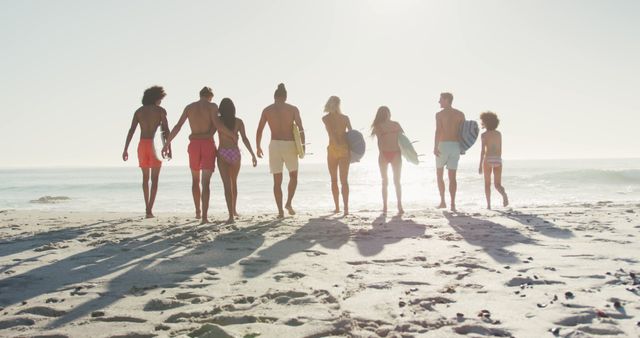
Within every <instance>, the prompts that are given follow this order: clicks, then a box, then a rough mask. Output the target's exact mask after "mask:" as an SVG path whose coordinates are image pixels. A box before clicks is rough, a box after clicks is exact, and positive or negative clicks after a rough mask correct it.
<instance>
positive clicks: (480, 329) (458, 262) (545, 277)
mask: <svg viewBox="0 0 640 338" xmlns="http://www.w3.org/2000/svg"><path fill="white" fill-rule="evenodd" d="M639 214H640V204H637V203H633V204H632V203H628V204H613V203H606V202H603V203H598V204H595V205H588V204H584V205H582V204H580V205H577V204H576V205H566V206H562V207H536V208H529V209H520V210H518V211H513V210H511V211H502V212H501V211H483V212H480V213H473V214H466V215H451V214H449V213H446V212H444V213H443V212H442V211H436V210H428V211H415V212H408V213H407V214H406V215H405V216H404V217H403V218H402V219H399V218H387V219H386V220H385V219H384V218H381V217H379V214H377V213H375V212H367V211H363V212H356V213H355V215H352V216H349V217H346V218H339V217H335V216H326V215H318V214H314V215H311V214H305V213H304V212H302V213H301V214H300V215H297V216H295V217H292V218H287V219H285V220H283V221H277V220H275V219H274V218H273V217H272V216H270V215H253V216H246V217H243V218H242V219H241V220H240V221H239V222H238V223H237V224H235V225H232V226H226V225H222V224H221V223H216V224H209V225H204V226H200V225H197V223H196V222H195V220H194V219H193V218H191V217H189V215H163V214H160V215H158V216H159V217H158V218H156V219H151V220H144V219H142V218H141V217H140V216H139V215H134V214H114V213H71V212H64V213H62V212H60V213H51V212H35V213H34V212H25V211H11V210H9V211H1V212H0V257H1V258H0V259H1V261H0V262H1V267H0V272H1V273H0V308H1V309H2V310H1V311H0V336H3V337H5V336H38V335H45V334H46V335H56V336H57V337H65V336H69V337H112V336H118V337H122V336H128V337H152V336H179V335H185V336H186V335H190V336H194V337H195V336H209V337H225V336H232V337H281V338H284V337H325V336H348V337H449V336H452V337H458V336H461V335H465V334H466V335H468V336H483V335H498V336H500V335H502V336H514V337H553V333H551V332H549V330H550V329H553V328H557V329H558V330H559V336H563V337H589V336H598V337H600V336H615V335H617V336H619V337H638V336H639V335H640V326H638V325H640V323H638V321H639V320H640V316H639V314H640V265H639V264H638V263H639V261H640V244H639V243H638V235H640V216H639ZM215 216H217V218H218V219H220V220H222V219H224V217H223V215H215ZM632 273H636V274H638V275H639V278H637V279H636V280H635V283H634V280H633V279H632V277H631V274H632ZM566 292H571V293H572V294H573V296H574V297H573V298H571V297H566V296H565V293H566ZM615 301H619V303H620V307H619V308H616V307H615V306H614V302H615ZM482 310H488V311H489V312H488V313H489V314H488V315H486V316H478V314H479V313H480V312H481V311H482ZM458 313H460V314H461V315H462V316H457V314H458ZM225 333H226V334H225Z"/></svg>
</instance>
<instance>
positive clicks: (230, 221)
mask: <svg viewBox="0 0 640 338" xmlns="http://www.w3.org/2000/svg"><path fill="white" fill-rule="evenodd" d="M235 222H236V220H235V219H234V218H233V217H229V219H227V221H226V222H224V224H233V223H235Z"/></svg>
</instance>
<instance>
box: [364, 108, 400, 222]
mask: <svg viewBox="0 0 640 338" xmlns="http://www.w3.org/2000/svg"><path fill="white" fill-rule="evenodd" d="M402 132H403V130H402V127H400V124H399V123H398V122H396V121H392V120H391V111H390V110H389V108H388V107H386V106H381V107H380V108H378V112H377V113H376V118H375V120H373V124H371V136H374V135H375V136H376V137H377V138H378V150H379V151H380V154H379V155H378V165H379V166H380V175H381V176H382V206H383V207H382V212H383V213H385V214H386V213H387V186H388V184H389V179H388V177H387V171H388V168H389V164H391V170H392V171H393V184H394V185H395V188H396V198H397V201H398V215H401V214H403V213H404V210H403V209H402V186H401V185H400V176H401V172H402V156H401V154H400V145H398V135H399V134H400V133H402Z"/></svg>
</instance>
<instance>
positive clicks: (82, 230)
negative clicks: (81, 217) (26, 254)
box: [0, 219, 131, 257]
mask: <svg viewBox="0 0 640 338" xmlns="http://www.w3.org/2000/svg"><path fill="white" fill-rule="evenodd" d="M130 221H131V219H117V220H108V221H107V220H104V221H99V222H95V223H92V224H87V225H83V226H78V227H73V228H65V229H60V230H52V231H47V232H39V233H37V234H35V235H31V236H20V235H18V236H14V237H10V238H5V239H2V240H0V257H3V256H9V255H13V254H17V253H20V252H23V251H27V250H33V249H37V248H38V247H41V246H43V245H46V244H54V243H58V242H64V241H68V240H72V239H75V238H78V237H80V236H82V235H84V234H86V233H88V232H89V231H91V230H95V229H99V228H104V227H113V226H118V225H121V224H123V223H126V222H130Z"/></svg>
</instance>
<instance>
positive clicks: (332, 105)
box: [324, 96, 342, 114]
mask: <svg viewBox="0 0 640 338" xmlns="http://www.w3.org/2000/svg"><path fill="white" fill-rule="evenodd" d="M324 111H325V112H326V113H329V114H333V113H338V114H342V111H341V110H340V98H339V97H337V96H331V97H330V98H329V100H327V103H326V104H325V105H324Z"/></svg>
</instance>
